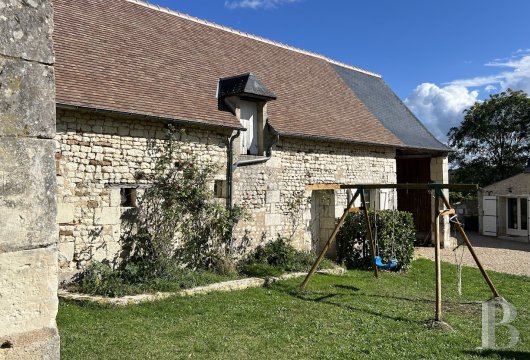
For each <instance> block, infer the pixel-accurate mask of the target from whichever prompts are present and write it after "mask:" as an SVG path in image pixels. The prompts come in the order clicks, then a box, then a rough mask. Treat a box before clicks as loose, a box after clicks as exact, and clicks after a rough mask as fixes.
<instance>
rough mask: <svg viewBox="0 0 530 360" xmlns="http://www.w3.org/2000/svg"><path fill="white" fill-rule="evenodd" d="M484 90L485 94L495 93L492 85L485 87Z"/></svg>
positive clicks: (495, 89)
mask: <svg viewBox="0 0 530 360" xmlns="http://www.w3.org/2000/svg"><path fill="white" fill-rule="evenodd" d="M484 90H486V91H487V92H489V93H491V92H494V91H497V88H496V87H495V86H493V85H487V86H486V87H485V88H484Z"/></svg>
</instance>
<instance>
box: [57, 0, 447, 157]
mask: <svg viewBox="0 0 530 360" xmlns="http://www.w3.org/2000/svg"><path fill="white" fill-rule="evenodd" d="M54 9H55V14H54V21H55V31H54V47H55V51H56V65H55V71H56V99H57V103H58V104H63V105H73V106H80V107H86V108H95V109H106V110H111V111H118V112H126V113H133V114H141V115H147V116H155V117H162V118H166V119H175V120H187V121H196V122H200V123H205V124H211V125H217V126H226V127H229V128H230V127H231V128H239V127H240V126H241V125H240V124H239V123H238V121H237V119H236V118H235V116H234V115H233V114H232V113H230V112H228V111H223V108H222V107H220V106H219V101H218V98H217V97H216V87H217V85H218V82H219V79H224V78H226V77H228V76H234V75H237V74H245V73H249V72H252V74H254V75H255V77H256V78H258V79H259V80H260V81H261V82H262V83H263V84H266V88H265V87H262V88H258V86H256V84H257V83H256V82H253V81H251V82H250V84H249V82H248V81H247V82H246V84H245V87H244V88H243V92H246V91H249V92H255V93H261V94H262V95H268V96H270V95H274V96H277V100H276V101H273V102H271V103H269V105H268V108H267V113H268V120H269V123H270V125H271V126H273V127H274V128H275V129H276V130H277V131H278V133H280V134H282V135H288V136H301V137H309V138H318V139H328V140H329V141H344V142H352V143H364V144H380V145H387V146H392V147H397V148H407V147H411V146H413V145H411V144H412V142H405V141H403V140H402V139H401V138H400V136H399V135H398V134H399V131H398V130H399V129H396V127H398V126H400V125H404V126H408V125H407V123H406V122H404V120H401V119H398V120H396V122H395V123H394V126H392V124H389V122H388V121H387V118H386V117H383V118H380V115H379V113H378V112H377V111H374V110H373V109H372V108H371V103H370V102H367V101H366V100H362V99H361V98H360V96H361V95H360V94H357V92H356V91H351V88H350V85H349V84H348V83H347V81H344V80H343V79H342V78H341V76H340V74H339V72H338V71H337V69H336V66H334V65H340V66H341V67H343V68H345V69H348V70H349V71H351V72H352V73H359V74H363V75H365V76H366V77H367V78H373V80H374V81H377V79H379V80H380V77H379V76H378V75H377V74H373V73H370V72H368V71H365V70H362V69H358V68H355V67H352V66H349V65H346V64H342V63H338V62H336V61H334V60H331V59H328V58H326V57H324V56H322V55H318V54H314V53H310V52H307V51H304V50H300V49H296V48H293V47H290V46H287V45H283V44H279V43H275V42H273V41H270V40H267V39H263V38H259V37H256V36H254V35H250V34H245V33H241V32H238V31H236V30H232V29H228V28H225V27H223V26H220V25H216V24H212V23H209V22H207V21H204V20H200V19H197V18H192V17H189V16H187V15H183V14H180V13H178V12H174V11H170V10H167V9H161V8H158V7H157V6H154V5H150V4H148V3H145V2H143V1H139V0H113V1H108V0H83V1H71V0H54ZM250 79H251V77H250V76H249V78H248V79H247V80H250ZM247 85H249V88H248V89H247ZM375 90H377V89H375ZM375 90H374V91H375ZM381 90H384V91H387V92H390V93H391V94H392V95H393V93H392V92H391V90H390V89H388V88H384V89H381ZM232 91H235V90H234V89H232ZM238 91H239V90H238ZM227 93H228V92H227ZM383 95H384V94H383ZM394 96H395V95H394ZM394 103H396V102H395V101H394ZM397 103H398V105H399V106H401V107H403V104H401V103H400V102H399V101H398V102H397ZM396 114H397V115H399V116H407V118H410V117H411V114H410V113H407V112H405V111H398V112H396ZM404 114H405V115H404ZM422 129H423V131H426V130H425V129H424V128H422ZM425 145H427V146H425ZM417 147H419V148H425V149H430V150H432V149H436V150H438V149H443V150H446V149H445V148H439V147H436V146H431V145H430V144H426V143H423V142H421V143H418V144H417Z"/></svg>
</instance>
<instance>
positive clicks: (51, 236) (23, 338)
mask: <svg viewBox="0 0 530 360" xmlns="http://www.w3.org/2000/svg"><path fill="white" fill-rule="evenodd" d="M52 30H53V8H52V1H51V0H24V1H20V0H0V359H58V358H59V335H58V332H57V326H56V323H55V315H56V313H57V305H58V300H57V285H58V283H57V251H56V242H57V237H58V233H57V225H56V221H55V220H56V219H55V217H56V205H55V191H56V184H55V164H54V151H55V146H54V141H53V138H54V135H55V83H54V73H53V63H54V55H53V46H52Z"/></svg>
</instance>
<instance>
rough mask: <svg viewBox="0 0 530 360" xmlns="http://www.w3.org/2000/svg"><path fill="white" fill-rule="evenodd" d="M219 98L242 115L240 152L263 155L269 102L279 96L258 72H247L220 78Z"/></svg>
mask: <svg viewBox="0 0 530 360" xmlns="http://www.w3.org/2000/svg"><path fill="white" fill-rule="evenodd" d="M218 98H219V100H222V101H223V102H224V104H226V105H228V107H229V108H230V109H231V111H232V113H233V114H234V115H236V116H237V117H238V118H239V122H240V123H241V127H242V128H244V129H245V130H244V131H242V132H241V136H240V138H239V140H240V144H241V145H240V154H242V155H263V153H264V150H265V149H264V147H265V146H264V142H265V141H264V139H263V138H264V128H265V124H266V114H265V109H266V103H267V101H270V100H275V99H276V95H274V93H272V91H270V90H269V89H267V87H265V85H263V84H262V83H261V82H260V81H259V80H258V79H257V77H256V76H255V75H253V74H251V73H248V74H244V75H238V76H232V77H228V78H223V79H220V80H219V88H218Z"/></svg>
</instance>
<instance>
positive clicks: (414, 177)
mask: <svg viewBox="0 0 530 360" xmlns="http://www.w3.org/2000/svg"><path fill="white" fill-rule="evenodd" d="M396 171H397V174H396V175H397V182H398V184H400V183H428V182H430V181H431V158H430V157H425V158H401V159H400V158H398V159H396ZM398 210H401V211H408V212H411V213H412V216H413V217H414V225H415V226H416V239H418V241H419V242H421V243H423V242H424V240H425V241H427V240H430V236H431V194H430V193H429V191H427V190H398Z"/></svg>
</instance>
